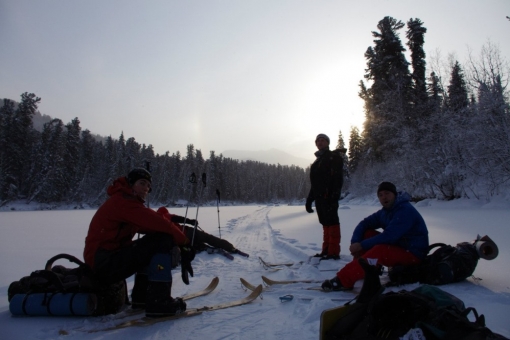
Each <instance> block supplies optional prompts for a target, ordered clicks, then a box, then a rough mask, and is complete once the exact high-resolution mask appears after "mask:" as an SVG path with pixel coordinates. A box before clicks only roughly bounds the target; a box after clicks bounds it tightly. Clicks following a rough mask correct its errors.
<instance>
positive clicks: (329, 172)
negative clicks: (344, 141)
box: [306, 133, 345, 260]
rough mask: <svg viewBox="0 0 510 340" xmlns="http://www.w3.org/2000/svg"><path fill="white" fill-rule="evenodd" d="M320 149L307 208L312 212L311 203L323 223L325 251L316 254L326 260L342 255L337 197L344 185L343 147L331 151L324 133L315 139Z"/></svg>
mask: <svg viewBox="0 0 510 340" xmlns="http://www.w3.org/2000/svg"><path fill="white" fill-rule="evenodd" d="M315 145H316V146H317V149H318V151H317V152H315V156H316V157H317V159H316V160H315V162H313V164H312V166H311V168H310V182H311V188H310V192H309V194H308V198H307V199H306V211H307V212H309V213H313V212H314V211H313V209H312V202H313V201H315V208H316V209H317V215H318V217H319V223H320V224H322V231H323V240H322V252H321V253H319V254H316V255H315V256H316V257H321V258H322V259H323V260H328V259H334V260H338V259H339V258H340V220H339V218H338V200H339V199H340V191H341V190H342V184H343V168H344V164H343V159H342V156H341V155H340V152H345V149H341V150H334V151H330V150H329V137H328V136H326V135H325V134H323V133H321V134H319V135H317V138H315Z"/></svg>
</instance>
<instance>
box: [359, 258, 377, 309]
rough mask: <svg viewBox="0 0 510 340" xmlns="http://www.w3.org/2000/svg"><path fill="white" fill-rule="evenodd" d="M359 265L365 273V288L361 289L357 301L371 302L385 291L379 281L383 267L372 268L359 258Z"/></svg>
mask: <svg viewBox="0 0 510 340" xmlns="http://www.w3.org/2000/svg"><path fill="white" fill-rule="evenodd" d="M358 263H359V264H360V266H361V268H363V271H364V272H365V278H364V280H363V287H361V292H360V293H359V295H358V299H357V300H356V301H357V302H361V303H364V302H369V301H371V300H372V298H374V297H375V296H376V295H379V294H381V293H382V292H383V291H384V287H382V285H381V280H380V279H379V273H380V271H381V268H382V267H380V266H377V265H375V266H372V265H370V264H369V263H368V262H367V260H365V259H364V258H359V259H358Z"/></svg>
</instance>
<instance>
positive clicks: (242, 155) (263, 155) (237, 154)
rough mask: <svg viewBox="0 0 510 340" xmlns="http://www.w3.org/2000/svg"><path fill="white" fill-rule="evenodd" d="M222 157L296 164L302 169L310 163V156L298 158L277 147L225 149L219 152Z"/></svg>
mask: <svg viewBox="0 0 510 340" xmlns="http://www.w3.org/2000/svg"><path fill="white" fill-rule="evenodd" d="M221 154H222V155H223V157H227V158H232V159H238V160H240V161H248V160H249V161H257V162H262V163H268V164H281V165H288V166H290V165H296V166H299V167H301V168H303V169H306V168H307V167H309V166H310V164H312V161H313V159H312V157H311V158H310V159H305V158H300V157H296V156H293V155H291V154H289V153H286V152H285V151H281V150H278V149H274V148H272V149H269V150H258V151H246V150H226V151H223V152H222V153H221Z"/></svg>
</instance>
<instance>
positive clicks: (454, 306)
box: [325, 285, 506, 340]
mask: <svg viewBox="0 0 510 340" xmlns="http://www.w3.org/2000/svg"><path fill="white" fill-rule="evenodd" d="M471 313H472V314H473V317H472V318H474V319H475V320H474V321H470V320H469V318H468V315H470V314H471ZM409 332H419V333H421V334H422V335H423V336H424V337H425V338H426V339H427V340H439V339H467V338H469V339H472V340H489V339H506V338H505V337H503V336H501V335H499V334H495V333H493V332H492V331H491V330H490V329H488V328H487V327H486V326H485V318H484V316H483V315H478V313H477V311H476V309H474V308H465V306H464V303H463V302H462V301H461V300H460V299H458V298H457V297H455V296H454V295H452V294H449V293H447V292H445V291H443V290H441V289H439V288H437V287H436V286H432V285H422V286H420V287H418V288H416V289H414V290H412V291H405V290H402V291H399V292H388V293H386V294H380V295H379V294H378V295H376V296H374V298H373V299H372V300H371V301H370V302H367V303H360V302H359V301H357V302H356V303H355V304H353V305H352V306H350V309H349V310H348V312H347V313H346V314H345V315H343V316H342V317H341V318H340V319H339V320H338V321H337V322H336V323H335V324H334V325H333V326H332V327H331V329H329V331H328V332H327V334H326V337H325V338H326V339H348V340H358V339H367V340H371V339H372V340H375V339H387V340H397V339H400V338H402V337H403V336H404V335H406V334H409Z"/></svg>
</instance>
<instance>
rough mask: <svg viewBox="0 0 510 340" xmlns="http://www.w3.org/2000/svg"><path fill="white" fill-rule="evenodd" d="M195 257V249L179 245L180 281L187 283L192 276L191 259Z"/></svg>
mask: <svg viewBox="0 0 510 340" xmlns="http://www.w3.org/2000/svg"><path fill="white" fill-rule="evenodd" d="M194 258H195V250H194V249H193V248H191V247H189V246H184V247H181V277H182V282H184V283H185V284H187V285H189V277H188V275H191V277H193V268H192V267H191V261H193V259H194Z"/></svg>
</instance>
